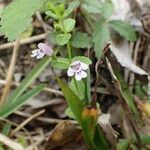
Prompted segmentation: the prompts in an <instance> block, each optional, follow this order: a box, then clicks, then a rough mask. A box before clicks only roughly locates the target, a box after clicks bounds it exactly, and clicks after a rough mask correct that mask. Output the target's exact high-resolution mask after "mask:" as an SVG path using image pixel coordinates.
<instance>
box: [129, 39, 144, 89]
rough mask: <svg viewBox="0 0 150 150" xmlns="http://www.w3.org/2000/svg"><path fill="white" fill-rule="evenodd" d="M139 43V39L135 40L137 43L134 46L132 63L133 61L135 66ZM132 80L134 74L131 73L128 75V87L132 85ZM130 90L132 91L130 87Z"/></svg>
mask: <svg viewBox="0 0 150 150" xmlns="http://www.w3.org/2000/svg"><path fill="white" fill-rule="evenodd" d="M140 43H141V37H139V38H138V40H137V42H136V45H135V49H134V54H133V61H134V63H135V64H136V62H137V55H138V51H139V46H140ZM134 79H135V74H134V73H133V72H132V73H131V74H130V80H129V85H133V83H134ZM130 89H131V90H132V89H133V87H132V86H131V87H130Z"/></svg>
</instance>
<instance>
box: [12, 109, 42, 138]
mask: <svg viewBox="0 0 150 150" xmlns="http://www.w3.org/2000/svg"><path fill="white" fill-rule="evenodd" d="M44 112H45V110H41V111H39V112H37V113H35V114H34V115H31V116H30V117H29V118H27V119H26V120H25V121H23V122H22V123H21V124H20V125H19V126H18V127H16V129H14V130H13V131H12V132H11V134H10V136H13V135H14V134H15V133H16V132H17V131H19V130H20V129H21V128H22V127H24V126H25V125H26V124H28V123H29V122H30V121H31V120H33V119H34V118H36V117H38V116H40V115H41V114H43V113H44Z"/></svg>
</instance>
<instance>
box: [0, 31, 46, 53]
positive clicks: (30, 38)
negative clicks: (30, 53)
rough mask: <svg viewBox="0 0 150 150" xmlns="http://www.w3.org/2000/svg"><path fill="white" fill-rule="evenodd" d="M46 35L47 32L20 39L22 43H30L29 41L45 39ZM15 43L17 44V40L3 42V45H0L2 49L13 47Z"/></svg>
mask: <svg viewBox="0 0 150 150" xmlns="http://www.w3.org/2000/svg"><path fill="white" fill-rule="evenodd" d="M46 35H47V34H46V33H42V34H39V35H35V36H32V37H29V38H25V39H22V40H20V45H24V44H29V43H33V42H36V41H40V40H43V39H45V38H46ZM14 45H15V42H13V43H6V44H2V45H0V50H3V49H7V48H11V47H13V46H14Z"/></svg>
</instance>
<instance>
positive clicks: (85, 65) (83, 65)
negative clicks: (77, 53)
mask: <svg viewBox="0 0 150 150" xmlns="http://www.w3.org/2000/svg"><path fill="white" fill-rule="evenodd" d="M80 64H81V69H82V70H87V69H88V68H89V67H88V65H87V64H85V63H83V62H80Z"/></svg>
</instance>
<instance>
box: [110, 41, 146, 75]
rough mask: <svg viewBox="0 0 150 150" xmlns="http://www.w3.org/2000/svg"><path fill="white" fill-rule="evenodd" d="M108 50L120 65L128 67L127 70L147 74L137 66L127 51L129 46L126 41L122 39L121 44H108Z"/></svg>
mask: <svg viewBox="0 0 150 150" xmlns="http://www.w3.org/2000/svg"><path fill="white" fill-rule="evenodd" d="M110 50H111V52H112V53H113V54H114V56H115V57H116V59H117V61H118V62H119V63H120V64H121V66H123V67H126V68H128V69H129V70H131V71H133V72H134V73H137V74H140V75H147V74H148V73H147V72H146V71H144V70H143V69H141V68H140V67H138V66H137V65H136V64H135V63H134V62H133V60H132V58H131V56H130V52H129V46H128V43H127V41H124V42H123V43H121V44H114V43H112V44H111V45H110Z"/></svg>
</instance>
